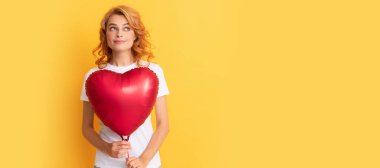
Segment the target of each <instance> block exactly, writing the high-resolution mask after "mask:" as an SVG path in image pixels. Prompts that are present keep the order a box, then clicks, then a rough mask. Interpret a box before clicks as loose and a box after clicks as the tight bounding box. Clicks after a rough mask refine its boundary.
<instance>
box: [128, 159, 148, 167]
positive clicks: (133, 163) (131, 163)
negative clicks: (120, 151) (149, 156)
mask: <svg viewBox="0 0 380 168" xmlns="http://www.w3.org/2000/svg"><path fill="white" fill-rule="evenodd" d="M126 165H127V166H128V168H145V167H146V166H147V165H148V162H147V161H145V160H144V159H141V158H137V157H133V156H131V157H129V158H128V160H127V162H126Z"/></svg>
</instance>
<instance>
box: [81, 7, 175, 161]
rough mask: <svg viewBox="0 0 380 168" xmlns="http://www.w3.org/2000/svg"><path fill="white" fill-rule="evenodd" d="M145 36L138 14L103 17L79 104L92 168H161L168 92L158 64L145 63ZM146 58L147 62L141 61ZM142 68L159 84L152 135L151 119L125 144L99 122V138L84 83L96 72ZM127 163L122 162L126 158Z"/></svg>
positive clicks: (122, 10)
mask: <svg viewBox="0 0 380 168" xmlns="http://www.w3.org/2000/svg"><path fill="white" fill-rule="evenodd" d="M147 37H148V32H147V31H146V30H145V27H144V25H143V23H142V22H141V19H140V15H139V14H138V12H137V11H136V10H134V9H132V8H130V7H127V6H123V5H121V6H116V7H113V8H111V9H110V10H109V11H108V12H107V13H106V14H105V16H104V17H103V19H102V21H101V28H100V44H99V45H98V46H97V47H96V48H95V49H94V51H93V54H94V55H96V53H97V54H98V55H99V56H100V58H99V59H97V60H96V64H97V67H95V68H92V69H90V70H89V71H88V72H87V74H86V75H85V79H84V82H83V87H82V94H81V100H83V126H82V131H83V136H84V137H85V138H86V139H87V140H88V141H89V142H90V143H91V144H92V145H93V146H94V147H96V148H97V150H96V158H95V165H94V167H100V168H122V167H126V166H127V167H128V168H145V167H147V168H157V167H161V161H160V156H159V152H158V149H159V148H160V146H161V144H162V143H163V141H164V140H165V138H166V136H167V134H168V132H169V125H168V114H167V108H166V98H165V97H166V96H165V95H168V94H169V90H168V88H167V85H166V81H165V77H164V74H163V71H162V69H161V67H160V66H159V65H158V64H155V63H151V62H149V59H151V58H153V54H152V53H151V51H150V43H149V41H148V40H147ZM143 56H147V61H143V60H142V57H143ZM141 66H146V67H148V68H150V69H151V70H153V72H155V73H156V75H157V77H158V80H159V89H158V95H157V99H156V103H155V106H154V107H155V111H156V123H157V125H156V131H155V132H153V128H152V124H151V115H149V117H148V118H147V119H146V120H145V122H144V123H143V124H142V125H141V126H140V127H139V128H137V130H136V131H134V132H133V133H132V134H131V135H130V137H129V141H122V140H121V138H120V136H119V135H118V134H116V133H115V132H114V131H112V130H111V129H110V128H108V127H107V126H105V125H104V124H103V123H102V122H101V121H99V123H100V125H101V126H102V128H101V130H100V131H99V134H98V133H96V131H95V130H94V127H93V118H94V111H93V109H92V107H91V105H90V103H89V102H88V97H87V95H86V91H85V81H86V79H87V78H88V76H89V75H90V74H91V73H93V72H95V71H97V70H100V69H108V70H111V71H114V72H117V73H124V72H126V71H128V70H131V69H133V68H135V67H141ZM128 154H129V156H130V157H128V160H127V161H126V158H127V155H128Z"/></svg>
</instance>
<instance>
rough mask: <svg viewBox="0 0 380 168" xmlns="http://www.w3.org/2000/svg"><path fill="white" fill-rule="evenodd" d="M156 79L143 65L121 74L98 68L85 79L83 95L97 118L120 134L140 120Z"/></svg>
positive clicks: (152, 101)
mask: <svg viewBox="0 0 380 168" xmlns="http://www.w3.org/2000/svg"><path fill="white" fill-rule="evenodd" d="M158 82H159V81H158V78H157V76H156V74H155V73H154V72H153V71H152V70H150V69H149V68H147V67H138V68H134V69H132V70H129V71H127V72H125V73H122V74H120V73H116V72H113V71H110V70H106V69H103V70H98V71H95V72H94V73H92V74H91V75H90V76H89V77H88V78H87V80H86V94H87V96H88V99H89V101H90V104H91V106H92V108H93V109H94V111H95V113H96V115H97V116H98V117H99V119H100V120H101V121H102V122H103V123H104V124H105V125H106V126H107V127H109V128H111V129H112V130H113V131H115V132H116V133H118V134H119V135H120V136H129V135H131V134H132V132H133V131H135V130H136V129H137V128H138V127H139V126H140V125H142V124H143V123H144V121H145V120H146V118H147V117H148V116H149V114H150V112H151V111H152V109H153V105H154V104H155V101H156V96H157V94H158Z"/></svg>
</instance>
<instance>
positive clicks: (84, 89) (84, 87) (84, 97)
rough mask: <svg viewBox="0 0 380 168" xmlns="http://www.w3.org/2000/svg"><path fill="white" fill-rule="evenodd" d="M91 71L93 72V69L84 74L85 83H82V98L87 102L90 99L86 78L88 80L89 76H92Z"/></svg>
mask: <svg viewBox="0 0 380 168" xmlns="http://www.w3.org/2000/svg"><path fill="white" fill-rule="evenodd" d="M91 73H92V70H90V71H89V72H87V73H86V75H85V76H84V80H83V85H82V92H81V94H80V100H82V101H87V102H88V101H89V100H88V97H87V94H86V80H87V78H88V76H90V74H91Z"/></svg>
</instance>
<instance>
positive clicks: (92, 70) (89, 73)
mask: <svg viewBox="0 0 380 168" xmlns="http://www.w3.org/2000/svg"><path fill="white" fill-rule="evenodd" d="M98 70H99V68H98V67H93V68H91V69H89V70H88V71H87V72H86V75H85V80H87V78H88V77H89V76H90V75H91V74H92V73H94V72H95V71H98Z"/></svg>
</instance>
